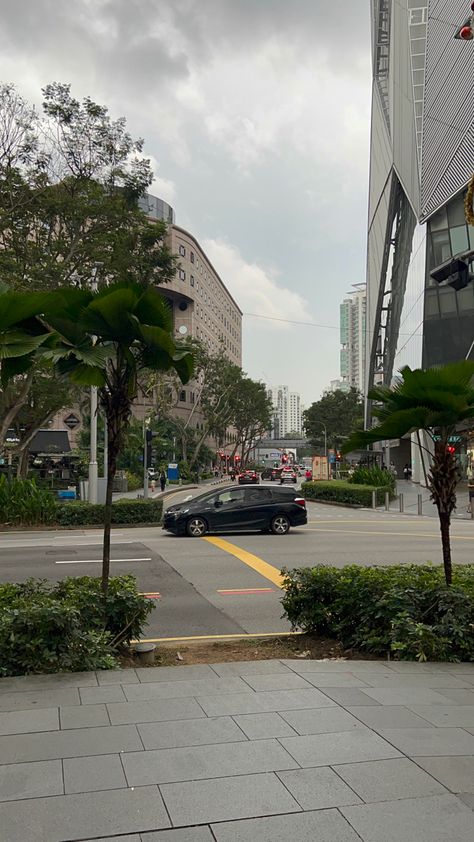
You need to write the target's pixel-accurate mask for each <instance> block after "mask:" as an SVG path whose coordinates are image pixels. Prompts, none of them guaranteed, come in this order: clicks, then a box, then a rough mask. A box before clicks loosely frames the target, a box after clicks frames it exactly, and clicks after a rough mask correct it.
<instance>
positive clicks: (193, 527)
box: [186, 517, 207, 538]
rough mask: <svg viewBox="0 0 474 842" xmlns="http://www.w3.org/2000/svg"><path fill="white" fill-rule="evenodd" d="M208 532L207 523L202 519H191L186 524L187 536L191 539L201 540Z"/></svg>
mask: <svg viewBox="0 0 474 842" xmlns="http://www.w3.org/2000/svg"><path fill="white" fill-rule="evenodd" d="M206 532H207V523H206V521H205V520H204V519H203V518H202V517H191V518H189V520H188V522H187V524H186V535H189V537H190V538H200V537H201V535H205V534H206Z"/></svg>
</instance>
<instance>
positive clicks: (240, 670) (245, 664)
mask: <svg viewBox="0 0 474 842" xmlns="http://www.w3.org/2000/svg"><path fill="white" fill-rule="evenodd" d="M210 666H211V667H212V669H213V670H214V672H216V673H217V675H220V676H221V677H222V678H226V677H227V676H230V675H278V674H281V675H284V674H285V673H290V674H291V672H290V670H289V668H288V667H286V666H285V665H284V664H283V663H282V662H281V661H234V662H233V663H231V664H210Z"/></svg>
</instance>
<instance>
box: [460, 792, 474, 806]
mask: <svg viewBox="0 0 474 842" xmlns="http://www.w3.org/2000/svg"><path fill="white" fill-rule="evenodd" d="M458 798H460V799H461V801H462V802H463V804H467V806H468V807H470V808H471V810H474V795H473V794H472V793H471V792H460V793H459V795H458Z"/></svg>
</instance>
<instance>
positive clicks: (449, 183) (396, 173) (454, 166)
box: [366, 0, 474, 479]
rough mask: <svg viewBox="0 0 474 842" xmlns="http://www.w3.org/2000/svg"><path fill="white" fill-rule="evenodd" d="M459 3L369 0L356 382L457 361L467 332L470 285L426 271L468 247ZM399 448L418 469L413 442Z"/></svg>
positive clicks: (466, 111) (467, 102)
mask: <svg viewBox="0 0 474 842" xmlns="http://www.w3.org/2000/svg"><path fill="white" fill-rule="evenodd" d="M469 5H470V4H469V3H467V2H466V0H449V2H448V0H397V2H396V3H394V2H390V0H372V3H371V10H372V57H373V86H372V129H371V141H370V186H369V218H368V260H367V367H366V373H367V388H370V387H371V386H372V385H373V384H375V383H384V384H386V385H388V386H390V385H392V383H393V382H394V379H395V378H396V377H397V372H398V371H399V370H400V368H401V367H402V366H403V365H410V367H412V368H416V367H420V366H422V367H424V368H427V367H430V366H433V365H436V364H441V363H447V362H451V361H455V360H460V359H463V358H464V357H465V356H466V354H467V353H468V352H469V349H470V347H471V343H472V341H473V338H474V329H473V325H474V287H473V284H472V283H471V284H468V285H467V286H466V287H464V288H463V289H459V290H458V291H456V290H455V289H453V288H452V287H450V286H447V285H443V286H439V285H438V284H437V283H435V282H434V281H433V280H432V279H431V277H430V272H431V271H432V270H433V269H434V268H435V267H436V266H438V265H439V264H441V263H443V262H444V261H445V260H447V259H448V258H451V257H452V256H453V255H457V254H459V253H461V252H463V251H466V250H468V249H472V248H474V229H473V228H472V227H470V226H469V225H467V224H466V220H465V216H464V210H463V200H464V194H465V188H466V184H467V182H468V180H469V179H470V176H471V175H472V172H473V166H474V164H473V162H474V97H473V96H472V80H473V77H474V42H472V41H462V40H457V39H455V38H454V35H455V32H456V28H457V26H460V25H461V24H462V23H463V22H464V20H465V19H466V15H467V13H469ZM366 424H367V425H368V426H370V425H371V424H372V419H371V407H370V403H369V402H368V403H367V405H366ZM393 444H394V443H392V458H394V459H395V461H397V460H396V458H395V454H394V453H393V450H397V448H393ZM399 448H400V456H401V459H400V461H401V462H402V463H403V461H408V458H409V457H411V458H412V461H413V463H414V474H413V477H414V479H418V478H420V472H419V466H420V462H421V460H420V459H419V455H418V454H417V452H416V445H415V443H414V442H411V443H410V441H408V442H405V441H403V440H402V441H401V442H400V444H399Z"/></svg>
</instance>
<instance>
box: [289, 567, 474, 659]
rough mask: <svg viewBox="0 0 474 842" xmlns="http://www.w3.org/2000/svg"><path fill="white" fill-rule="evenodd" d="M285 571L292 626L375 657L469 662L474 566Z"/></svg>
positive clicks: (473, 636) (473, 649)
mask: <svg viewBox="0 0 474 842" xmlns="http://www.w3.org/2000/svg"><path fill="white" fill-rule="evenodd" d="M283 572H284V576H285V579H284V589H285V596H284V597H283V600H282V603H283V608H284V613H285V616H286V617H287V618H288V619H289V620H290V622H291V624H292V627H293V628H296V627H298V628H300V629H302V630H303V631H306V632H312V633H315V634H318V635H325V636H328V637H334V638H337V639H338V640H340V641H341V643H342V644H343V645H344V646H345V647H354V648H356V649H359V650H365V651H367V652H371V653H373V654H375V655H384V656H386V655H387V653H389V652H391V653H393V654H394V655H395V656H396V657H398V658H401V659H407V660H413V659H417V660H419V661H424V660H438V661H461V660H465V661H472V660H474V565H463V566H461V565H458V566H456V567H455V568H454V575H453V585H452V586H451V587H450V588H448V587H446V584H445V581H444V572H443V568H442V567H441V566H439V567H438V566H436V567H434V566H430V565H397V566H393V567H359V566H358V565H351V566H349V567H343V568H335V567H324V566H323V565H318V566H316V567H313V568H308V567H306V568H299V569H296V570H291V571H286V570H285V571H283Z"/></svg>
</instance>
